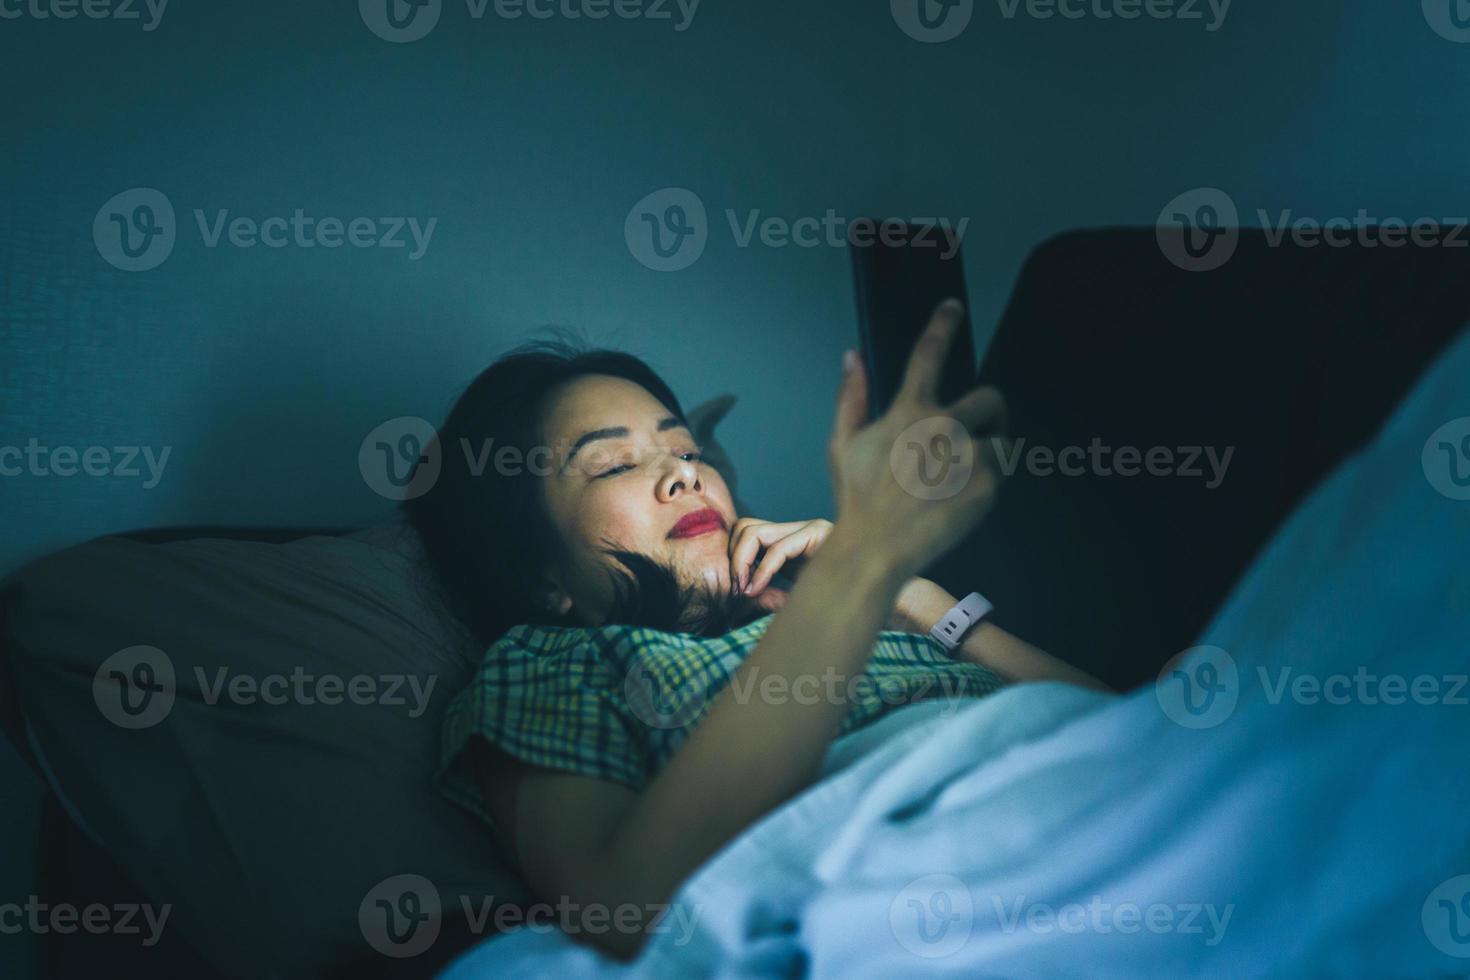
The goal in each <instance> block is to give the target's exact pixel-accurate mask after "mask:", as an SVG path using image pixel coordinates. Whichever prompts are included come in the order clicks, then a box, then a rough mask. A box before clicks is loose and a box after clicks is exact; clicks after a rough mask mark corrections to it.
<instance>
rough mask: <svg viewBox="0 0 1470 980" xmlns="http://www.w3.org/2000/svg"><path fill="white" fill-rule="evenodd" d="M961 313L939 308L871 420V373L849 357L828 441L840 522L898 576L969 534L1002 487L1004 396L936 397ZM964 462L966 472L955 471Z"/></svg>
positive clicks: (979, 392)
mask: <svg viewBox="0 0 1470 980" xmlns="http://www.w3.org/2000/svg"><path fill="white" fill-rule="evenodd" d="M963 313H964V308H963V306H962V305H961V304H960V303H959V302H958V301H957V300H948V301H946V302H945V303H943V304H941V305H940V307H939V309H938V310H937V311H936V312H935V314H934V318H933V319H932V320H930V321H929V325H928V327H926V328H925V330H924V333H923V334H922V335H921V336H920V337H919V340H918V343H916V344H915V346H914V350H913V353H912V354H910V355H909V362H908V367H907V369H906V370H905V372H904V379H903V384H902V386H901V387H900V389H899V391H898V394H897V395H896V396H895V398H894V401H893V405H892V406H891V407H890V408H889V409H888V411H887V413H885V414H884V415H883V417H882V418H880V419H878V420H877V421H875V422H873V423H871V424H868V422H867V417H868V383H867V378H866V376H865V375H864V372H863V369H862V365H861V364H860V363H858V360H857V357H856V356H855V355H854V354H853V353H852V352H850V351H849V352H848V355H847V358H846V363H847V368H846V373H845V374H844V376H843V379H842V388H841V391H840V392H839V394H838V400H837V416H836V420H835V422H834V423H833V429H832V437H831V439H830V441H829V443H828V447H827V457H828V463H829V465H830V466H831V470H832V486H833V488H834V493H835V495H836V503H837V523H838V525H839V527H846V528H847V531H845V532H843V533H845V534H850V535H851V536H852V538H853V540H856V541H860V542H861V543H862V549H863V551H864V552H865V554H866V555H867V556H869V557H870V559H871V560H872V561H874V562H878V563H880V567H882V569H883V571H884V572H886V573H889V574H892V575H893V576H894V577H896V578H897V580H898V581H899V582H906V581H907V580H908V579H909V578H911V577H913V576H914V575H916V574H918V572H919V571H921V570H922V569H923V568H924V567H925V566H926V565H927V564H929V562H931V561H933V560H934V559H935V558H938V557H939V556H941V555H943V554H944V553H945V552H946V551H948V550H949V549H950V548H951V547H953V546H954V545H955V544H956V543H957V542H958V541H960V540H961V539H962V538H963V537H964V536H965V535H966V534H967V533H969V531H970V530H971V529H972V528H974V526H975V525H976V524H978V523H979V522H980V519H981V517H983V516H984V515H985V512H986V511H987V510H989V509H990V506H991V504H992V503H994V501H995V495H996V492H997V491H998V489H999V488H1000V481H1001V471H1000V466H999V464H998V454H999V449H1000V446H1001V445H1003V444H1004V437H1005V426H1006V411H1005V400H1004V399H1003V398H1002V397H1001V395H1000V392H999V391H997V390H996V389H994V388H992V387H988V386H982V387H977V388H973V389H971V390H970V391H969V392H967V393H966V394H965V395H964V396H962V397H961V398H959V399H958V400H957V401H955V402H954V403H953V404H951V405H940V404H939V403H938V389H939V376H940V371H941V368H942V366H943V364H944V358H945V353H946V352H947V351H948V350H949V346H950V343H951V341H952V340H953V337H954V333H955V330H956V328H957V327H958V326H959V323H960V319H961V317H962V315H963ZM998 443H999V444H1000V445H997V444H998ZM931 456H934V457H935V461H934V463H931V460H930V457H931ZM965 461H969V463H970V467H969V470H968V472H966V471H965V470H964V469H963V468H961V469H957V470H956V469H952V468H951V467H952V464H958V465H960V466H961V467H963V465H964V463H965ZM935 464H937V465H938V474H939V483H938V485H937V488H936V482H935V473H934V470H933V469H932V468H931V467H932V466H934V465H935ZM957 475H958V476H957ZM946 476H947V477H948V479H946Z"/></svg>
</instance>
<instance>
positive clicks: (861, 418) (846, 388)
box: [831, 350, 868, 448]
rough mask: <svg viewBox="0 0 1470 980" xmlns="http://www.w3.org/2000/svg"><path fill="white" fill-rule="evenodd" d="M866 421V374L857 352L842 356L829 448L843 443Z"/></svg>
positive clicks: (846, 352) (845, 353) (847, 352)
mask: <svg viewBox="0 0 1470 980" xmlns="http://www.w3.org/2000/svg"><path fill="white" fill-rule="evenodd" d="M867 420H868V374H867V371H866V370H865V369H864V368H863V364H862V361H861V360H860V359H859V358H858V356H857V352H856V351H854V350H847V351H845V352H844V353H843V355H842V385H841V386H840V387H839V388H838V389H837V413H836V417H835V418H834V419H833V421H832V439H831V446H832V447H833V448H836V447H837V446H840V445H842V444H843V443H845V442H846V441H847V439H848V437H849V436H851V435H852V434H853V433H854V432H856V431H857V430H858V429H861V428H862V427H863V423H865V422H866V421H867Z"/></svg>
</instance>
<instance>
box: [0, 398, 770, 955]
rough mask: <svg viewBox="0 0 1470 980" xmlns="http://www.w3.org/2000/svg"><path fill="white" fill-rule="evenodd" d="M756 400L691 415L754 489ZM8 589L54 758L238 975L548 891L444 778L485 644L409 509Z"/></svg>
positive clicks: (71, 793)
mask: <svg viewBox="0 0 1470 980" xmlns="http://www.w3.org/2000/svg"><path fill="white" fill-rule="evenodd" d="M734 404H735V396H733V395H722V396H719V397H716V398H713V399H711V400H709V401H707V402H705V403H703V404H701V405H699V406H697V407H696V408H694V409H693V410H691V411H690V412H689V413H688V417H689V422H690V427H691V429H692V431H693V434H694V436H695V438H696V439H697V440H698V441H699V443H700V444H701V445H702V446H703V447H704V450H705V458H706V459H707V460H708V461H709V462H710V464H711V465H712V466H713V467H715V469H717V470H718V471H719V472H720V474H721V475H722V476H723V477H724V479H725V481H726V483H727V484H728V485H729V486H730V489H731V492H732V494H733V493H734V490H735V485H736V478H735V470H734V467H733V465H732V464H731V462H730V458H729V456H728V454H726V453H725V451H724V449H723V447H721V446H720V444H719V443H718V441H717V440H716V439H715V434H714V430H715V427H716V426H717V425H718V424H719V422H720V421H721V420H722V419H723V418H724V416H725V414H726V413H727V412H728V411H729V410H730V408H731V407H732V406H733V405H734ZM737 512H739V513H742V514H743V513H745V512H746V511H745V509H744V508H743V507H741V506H740V505H739V503H738V501H737ZM7 585H13V586H15V588H14V589H12V590H9V591H8V594H9V595H10V596H11V607H10V608H9V609H8V610H6V616H5V623H4V625H5V630H6V636H5V638H4V639H5V645H6V647H7V648H8V649H9V650H10V653H11V659H12V667H13V670H14V673H15V680H16V686H17V689H18V694H19V700H20V705H21V709H22V711H23V713H24V716H25V718H26V720H27V722H28V728H29V731H28V732H27V736H28V739H29V742H30V745H31V746H32V747H33V748H34V749H35V750H37V751H36V752H35V754H36V755H37V756H39V759H38V762H39V764H40V765H41V766H42V768H43V769H44V770H45V772H46V775H47V778H48V780H49V781H50V782H51V783H52V785H53V788H54V789H55V790H56V791H57V795H58V798H59V799H60V800H61V802H62V805H63V806H64V807H65V808H66V809H67V810H68V811H69V812H70V813H71V814H72V816H73V818H74V819H75V820H76V821H77V823H78V824H79V826H81V827H82V828H83V830H84V832H86V833H87V834H88V835H89V836H92V837H94V838H95V839H96V840H97V841H98V843H100V844H101V845H102V846H104V847H105V848H107V850H108V851H109V853H110V854H111V855H112V857H113V858H114V860H115V861H116V862H117V864H118V866H119V867H120V868H121V869H122V870H123V871H124V873H126V874H127V875H128V877H129V878H130V879H132V881H133V882H134V883H135V884H136V885H138V886H139V887H140V888H141V889H142V890H143V891H144V892H145V893H146V894H148V895H149V896H150V900H151V901H153V902H156V903H159V904H161V903H164V902H168V903H171V904H172V905H173V906H174V907H173V909H172V911H171V914H170V917H169V920H168V925H169V927H171V928H177V929H178V930H179V931H180V933H181V934H182V935H183V936H184V937H185V938H187V939H188V940H190V942H191V943H192V944H193V945H194V946H195V947H196V948H198V949H199V951H200V952H201V953H202V954H204V956H205V957H206V958H208V959H209V960H210V961H211V963H212V964H213V965H214V966H215V967H216V968H217V969H218V970H219V971H220V972H221V973H224V974H226V975H230V976H248V977H258V976H266V975H271V976H319V975H321V974H323V973H326V972H328V971H330V970H332V969H333V968H334V967H340V966H341V965H342V964H343V963H344V962H347V963H350V962H353V961H356V960H360V959H362V958H363V957H364V956H376V955H377V954H378V953H381V952H383V950H384V949H390V950H393V951H394V952H395V953H397V954H399V955H402V954H403V953H405V952H407V951H409V950H410V949H411V947H412V945H413V944H412V942H411V943H409V944H406V945H403V946H398V945H397V944H395V943H393V942H392V940H389V939H387V937H385V936H384V935H383V934H382V933H383V929H384V924H383V922H382V921H381V916H379V919H378V920H374V919H372V918H371V916H372V915H373V914H374V909H373V908H372V906H373V904H374V900H375V899H376V898H381V897H383V896H384V895H385V894H387V895H389V897H390V898H391V897H399V896H402V895H403V894H405V889H406V888H407V889H409V890H414V891H417V892H418V893H419V895H418V897H419V898H421V899H422V898H424V897H426V896H427V895H428V894H429V893H428V892H427V891H426V889H430V888H431V889H432V890H433V892H434V893H437V895H438V898H439V900H440V902H441V903H442V906H443V908H444V911H445V918H446V926H447V927H448V928H449V929H450V930H454V929H455V928H456V927H455V924H454V923H452V922H450V921H448V920H449V918H450V916H451V915H453V914H455V913H457V912H458V911H459V910H460V909H461V908H463V907H465V906H466V905H467V906H468V907H469V908H471V909H472V910H473V912H474V916H473V919H474V921H477V922H479V923H481V924H482V925H483V924H488V923H491V922H493V921H495V918H494V913H493V912H491V913H490V917H489V918H481V916H483V915H484V914H485V912H486V909H487V908H490V909H493V908H494V907H495V905H499V904H520V903H524V902H527V901H529V899H530V893H529V890H528V889H527V888H526V886H525V884H524V883H523V882H522V881H520V879H519V878H518V877H516V876H515V875H514V874H513V873H511V872H510V871H509V870H508V869H507V866H506V865H505V863H504V862H503V861H502V859H501V857H500V856H499V854H498V853H497V852H496V851H495V849H494V846H493V843H492V839H491V836H490V834H489V831H488V830H487V828H485V827H484V826H483V825H481V824H480V823H478V822H477V821H475V820H474V818H472V817H471V816H469V815H468V814H467V813H465V812H463V811H461V810H460V809H459V808H458V807H456V806H455V805H454V804H452V803H450V802H449V801H448V800H447V799H445V798H444V797H442V796H440V795H439V794H438V793H437V792H436V791H435V790H434V788H433V773H434V769H435V765H436V762H437V755H438V742H439V729H440V725H439V720H440V716H441V714H442V712H443V709H444V708H445V707H446V706H447V704H448V702H449V701H450V700H452V699H453V697H454V696H455V695H456V694H457V693H458V692H459V691H460V690H461V689H462V688H463V687H464V686H465V685H466V684H468V682H469V680H470V677H471V675H472V673H473V668H474V666H475V664H476V663H477V661H478V658H479V655H480V652H481V651H480V650H479V649H478V645H477V644H476V643H475V642H474V641H473V639H472V638H471V637H470V636H469V635H468V634H467V632H466V631H464V630H463V628H462V627H460V626H459V625H458V623H457V621H455V620H454V618H453V617H452V616H451V615H450V614H449V613H448V612H447V610H446V608H445V606H444V604H443V602H442V600H441V598H440V596H439V594H438V590H437V588H436V586H435V584H434V582H433V578H432V576H431V575H430V574H429V573H428V571H427V569H426V567H425V565H424V562H423V555H422V546H421V544H420V543H419V541H418V538H417V535H415V534H414V533H413V531H412V529H411V528H409V527H408V526H406V525H405V524H403V523H401V522H399V521H393V522H389V523H387V524H384V525H381V526H378V527H373V528H368V529H366V530H363V531H358V532H355V533H353V534H349V535H346V536H344V537H324V536H316V537H308V538H303V539H300V540H297V541H292V542H290V543H286V544H271V543H264V542H260V541H241V540H224V539H218V538H195V539H190V540H184V541H173V542H170V543H166V544H143V543H140V542H138V541H133V540H127V539H122V538H102V539H99V540H97V541H92V542H89V543H87V544H83V545H80V546H78V547H75V548H71V549H69V550H66V551H62V552H59V553H57V554H54V555H51V556H48V557H45V558H42V559H40V560H39V561H37V562H35V563H33V564H32V565H30V566H28V567H26V568H25V569H22V570H21V571H20V572H19V573H17V574H16V575H15V576H14V577H13V578H12V580H11V581H10V582H8V583H7ZM149 684H151V685H153V686H154V687H161V688H162V690H157V691H155V692H154V695H146V694H144V693H143V690H142V687H143V686H147V685H149ZM170 684H171V685H172V687H171V688H170ZM354 684H355V685H356V687H354V686H353V685H354ZM170 691H171V694H170ZM328 701H330V702H334V703H326V702H328ZM405 876H412V877H405ZM380 886H381V887H380ZM370 892H371V893H372V894H371V895H370V894H369V893H370ZM487 902H489V903H493V904H490V905H488V906H487V905H486V903H487ZM473 930H474V923H473V922H472V923H471V924H470V931H473ZM428 931H432V930H426V931H425V933H427V932H428ZM465 932H466V930H465V929H464V928H463V924H460V926H459V928H458V930H457V933H458V936H457V938H461V939H462V938H464V937H465ZM425 933H416V934H415V936H416V937H417V936H418V935H422V934H425ZM451 941H452V940H451V939H449V938H447V937H446V938H445V939H443V940H440V942H441V945H447V944H448V943H450V942H451ZM375 951H376V952H375ZM414 951H415V952H416V953H423V952H426V951H424V950H423V949H422V943H419V944H418V948H417V949H416V950H414ZM438 952H441V953H442V952H443V951H442V950H441V951H438ZM424 959H425V960H427V959H428V957H427V956H425V957H424ZM423 961H424V960H420V961H419V962H423Z"/></svg>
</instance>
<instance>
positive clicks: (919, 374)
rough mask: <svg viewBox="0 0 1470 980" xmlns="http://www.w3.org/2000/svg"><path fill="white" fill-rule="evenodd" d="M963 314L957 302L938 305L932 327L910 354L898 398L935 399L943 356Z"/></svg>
mask: <svg viewBox="0 0 1470 980" xmlns="http://www.w3.org/2000/svg"><path fill="white" fill-rule="evenodd" d="M964 315H965V306H964V304H963V303H961V302H960V301H959V300H957V299H947V300H945V301H944V302H943V303H940V304H939V308H938V309H936V310H935V311H934V316H933V317H931V318H930V320H929V325H928V326H927V327H925V328H924V332H923V333H922V334H920V335H919V340H918V342H917V343H915V344H914V349H913V351H912V352H911V353H910V354H909V363H908V366H907V367H906V368H905V369H904V373H903V384H902V385H901V386H900V387H899V390H898V397H899V398H907V399H908V400H910V401H918V402H923V403H931V402H933V401H934V400H935V398H936V397H937V393H938V390H939V375H940V372H941V369H942V368H943V366H944V355H945V354H947V353H948V352H949V345H950V343H951V342H952V341H953V340H954V335H955V332H956V331H955V328H956V327H958V326H959V323H960V320H961V319H963V318H964Z"/></svg>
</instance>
